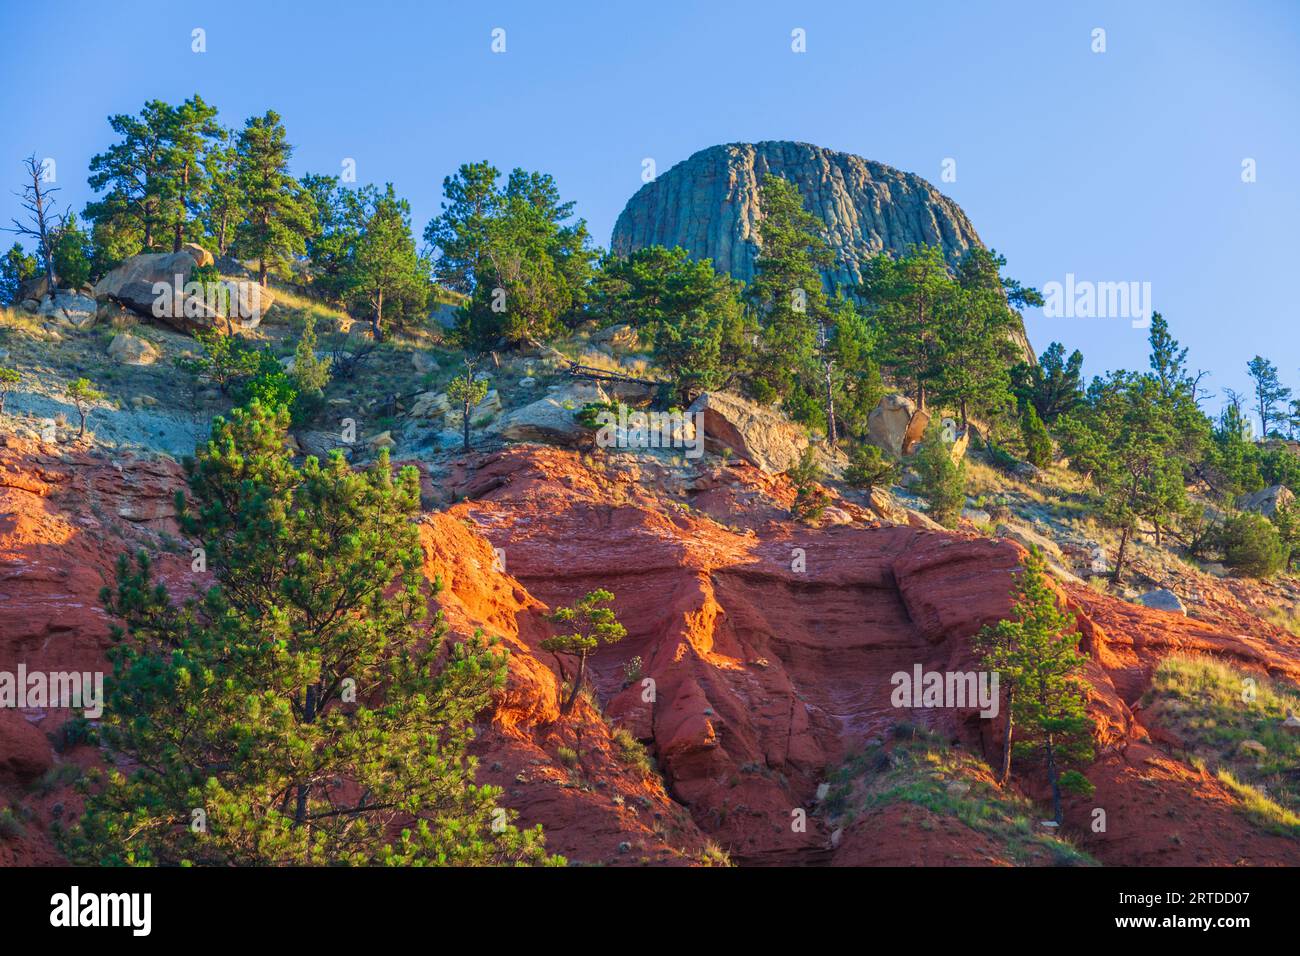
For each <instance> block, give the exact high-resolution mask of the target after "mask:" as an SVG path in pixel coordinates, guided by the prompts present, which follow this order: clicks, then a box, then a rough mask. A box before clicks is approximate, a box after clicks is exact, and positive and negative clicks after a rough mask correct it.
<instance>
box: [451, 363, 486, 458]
mask: <svg viewBox="0 0 1300 956" xmlns="http://www.w3.org/2000/svg"><path fill="white" fill-rule="evenodd" d="M487 393H488V383H487V380H486V379H481V378H475V376H474V363H473V362H472V361H471V360H470V359H468V358H467V359H466V360H465V374H463V375H458V376H457V377H456V378H453V379H452V380H451V381H450V382H449V383H447V398H448V399H449V400H450V401H453V402H455V403H456V404H457V405H459V406H460V407H461V429H462V434H463V436H464V439H465V445H464V449H465V451H469V450H470V447H469V426H470V420H469V416H470V413H471V412H472V411H473V410H474V408H475V406H477V405H478V403H479V402H481V401H483V399H484V398H486V397H487Z"/></svg>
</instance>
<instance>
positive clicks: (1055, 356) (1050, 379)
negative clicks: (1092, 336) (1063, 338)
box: [1011, 342, 1083, 425]
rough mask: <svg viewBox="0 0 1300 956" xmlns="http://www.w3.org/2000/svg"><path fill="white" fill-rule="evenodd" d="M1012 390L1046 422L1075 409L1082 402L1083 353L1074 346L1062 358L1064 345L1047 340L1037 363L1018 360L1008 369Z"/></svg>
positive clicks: (1053, 420)
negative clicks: (1047, 344) (1067, 355)
mask: <svg viewBox="0 0 1300 956" xmlns="http://www.w3.org/2000/svg"><path fill="white" fill-rule="evenodd" d="M1011 379H1012V391H1013V392H1014V393H1015V395H1016V397H1017V398H1019V399H1020V400H1021V401H1022V402H1024V401H1027V402H1030V403H1031V404H1032V405H1033V406H1034V410H1035V411H1036V412H1038V417H1039V418H1040V419H1042V420H1043V422H1044V423H1045V424H1047V425H1051V424H1054V423H1055V422H1056V420H1057V419H1058V418H1060V417H1061V416H1062V415H1065V414H1068V413H1069V412H1072V411H1073V410H1074V409H1076V408H1077V407H1078V406H1079V404H1080V403H1081V402H1082V401H1083V353H1082V352H1080V351H1079V350H1078V349H1075V350H1074V351H1073V352H1071V353H1070V357H1069V358H1068V359H1067V358H1066V357H1065V346H1064V345H1062V344H1061V343H1060V342H1053V343H1051V344H1050V345H1049V346H1048V347H1047V349H1046V351H1044V352H1043V354H1042V355H1040V356H1039V357H1038V364H1037V365H1028V364H1026V363H1024V362H1021V363H1019V364H1017V365H1015V366H1013V367H1012V369H1011Z"/></svg>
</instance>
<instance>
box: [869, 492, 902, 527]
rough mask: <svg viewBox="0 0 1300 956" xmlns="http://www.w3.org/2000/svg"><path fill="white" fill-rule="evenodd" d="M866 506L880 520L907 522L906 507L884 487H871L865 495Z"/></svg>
mask: <svg viewBox="0 0 1300 956" xmlns="http://www.w3.org/2000/svg"><path fill="white" fill-rule="evenodd" d="M867 507H868V508H870V509H871V510H872V511H873V512H874V513H875V514H876V515H877V516H878V517H879V518H880V519H881V520H882V521H886V522H888V523H890V524H907V523H908V520H907V509H906V508H904V507H903V506H902V505H900V504H899V503H898V502H897V501H895V500H894V496H893V495H891V494H890V493H889V492H888V491H887V490H886V489H884V488H872V489H871V492H870V494H869V495H868V496H867Z"/></svg>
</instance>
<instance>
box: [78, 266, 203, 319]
mask: <svg viewBox="0 0 1300 956" xmlns="http://www.w3.org/2000/svg"><path fill="white" fill-rule="evenodd" d="M196 265H198V263H197V262H196V261H195V258H194V255H193V254H192V253H190V252H188V251H187V250H184V249H182V250H181V251H180V252H142V253H140V254H139V255H136V256H131V258H129V259H127V260H126V261H125V262H123V263H122V264H121V265H119V266H118V267H117V268H116V269H112V270H110V271H109V272H107V273H106V274H105V275H104V276H103V278H101V279H100V280H99V281H98V282H96V283H95V298H97V299H101V298H109V299H116V300H117V301H119V302H121V303H122V304H123V305H125V306H127V307H128V308H130V309H132V310H134V311H136V312H139V313H140V314H142V315H146V316H150V317H152V316H153V304H154V300H155V299H156V298H157V296H156V295H155V294H154V292H153V284H154V283H155V282H166V283H167V284H168V285H172V284H174V283H175V282H176V277H177V276H180V281H181V283H182V284H184V283H186V282H188V281H189V279H190V273H191V272H193V271H194V267H195V266H196ZM137 283H141V284H143V285H144V286H145V287H146V288H145V290H144V294H146V295H147V299H142V298H141V289H140V288H139V286H138V285H136V284H137ZM132 286H135V288H131V287H132Z"/></svg>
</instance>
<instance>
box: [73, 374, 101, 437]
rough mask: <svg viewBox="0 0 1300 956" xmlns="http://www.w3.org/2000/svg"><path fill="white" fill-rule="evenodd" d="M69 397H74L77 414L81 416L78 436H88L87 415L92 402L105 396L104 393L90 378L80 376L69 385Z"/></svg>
mask: <svg viewBox="0 0 1300 956" xmlns="http://www.w3.org/2000/svg"><path fill="white" fill-rule="evenodd" d="M67 395H68V398H70V399H72V404H73V406H74V407H75V408H76V409H77V414H78V415H80V416H81V427H80V428H79V429H78V430H77V437H78V438H85V437H86V417H87V416H88V415H89V414H90V406H91V404H92V403H94V402H97V401H99V400H100V399H101V398H103V397H104V393H103V392H101V391H100V390H99V389H97V388H95V387H94V386H93V385H91V384H90V379H88V378H79V379H77V380H76V381H74V382H73V383H72V384H70V385H69V386H68V389H67Z"/></svg>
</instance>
